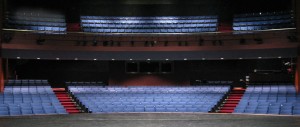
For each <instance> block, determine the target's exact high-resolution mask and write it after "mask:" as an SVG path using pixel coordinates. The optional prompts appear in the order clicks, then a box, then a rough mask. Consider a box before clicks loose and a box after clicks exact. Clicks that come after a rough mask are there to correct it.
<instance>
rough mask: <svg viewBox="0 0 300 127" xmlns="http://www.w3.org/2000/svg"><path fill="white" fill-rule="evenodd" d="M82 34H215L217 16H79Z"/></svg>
mask: <svg viewBox="0 0 300 127" xmlns="http://www.w3.org/2000/svg"><path fill="white" fill-rule="evenodd" d="M81 26H82V29H83V31H84V32H93V33H197V32H216V31H217V26H218V17H217V16H160V17H117V16H81Z"/></svg>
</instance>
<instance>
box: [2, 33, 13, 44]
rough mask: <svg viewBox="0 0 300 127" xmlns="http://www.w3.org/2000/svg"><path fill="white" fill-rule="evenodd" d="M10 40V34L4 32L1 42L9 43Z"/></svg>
mask: <svg viewBox="0 0 300 127" xmlns="http://www.w3.org/2000/svg"><path fill="white" fill-rule="evenodd" d="M11 40H12V36H11V34H4V35H3V42H5V43H9V42H10V41H11Z"/></svg>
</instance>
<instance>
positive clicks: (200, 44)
mask: <svg viewBox="0 0 300 127" xmlns="http://www.w3.org/2000/svg"><path fill="white" fill-rule="evenodd" d="M203 42H204V40H203V39H202V38H200V40H199V41H198V45H199V46H202V45H203Z"/></svg>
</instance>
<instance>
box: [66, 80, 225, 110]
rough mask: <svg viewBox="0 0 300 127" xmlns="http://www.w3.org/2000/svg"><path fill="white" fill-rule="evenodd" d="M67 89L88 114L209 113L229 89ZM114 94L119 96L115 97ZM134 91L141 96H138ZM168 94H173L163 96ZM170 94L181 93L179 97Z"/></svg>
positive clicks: (223, 87)
mask: <svg viewBox="0 0 300 127" xmlns="http://www.w3.org/2000/svg"><path fill="white" fill-rule="evenodd" d="M68 88H69V90H70V92H72V93H73V95H74V96H75V97H76V98H77V99H78V100H79V101H80V102H81V104H82V105H84V106H85V107H86V108H88V110H89V111H90V112H93V113H103V112H209V111H211V110H212V108H214V107H215V106H216V104H217V103H218V102H219V101H220V100H221V98H222V97H223V96H224V95H225V93H227V92H228V91H229V88H230V87H229V85H219V86H194V87H175V86H172V87H137V86H135V87H110V86H107V87H98V88H97V87H95V86H69V87H68ZM118 90H119V91H123V93H116V91H118ZM137 91H142V92H141V93H138V92H137ZM154 91H156V92H154ZM168 91H169V92H170V91H173V92H170V93H167V92H168ZM174 91H182V93H176V92H174ZM191 91H192V92H191ZM216 91H218V92H219V93H218V92H216ZM220 91H221V92H220Z"/></svg>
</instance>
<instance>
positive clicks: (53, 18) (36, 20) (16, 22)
mask: <svg viewBox="0 0 300 127" xmlns="http://www.w3.org/2000/svg"><path fill="white" fill-rule="evenodd" d="M4 27H5V28H9V29H21V30H36V31H54V32H59V33H62V32H66V21H65V16H63V15H61V14H49V13H47V14H43V13H41V12H38V11H29V12H28V11H27V12H26V11H24V12H18V13H14V14H7V15H6V16H5V21H4Z"/></svg>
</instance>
